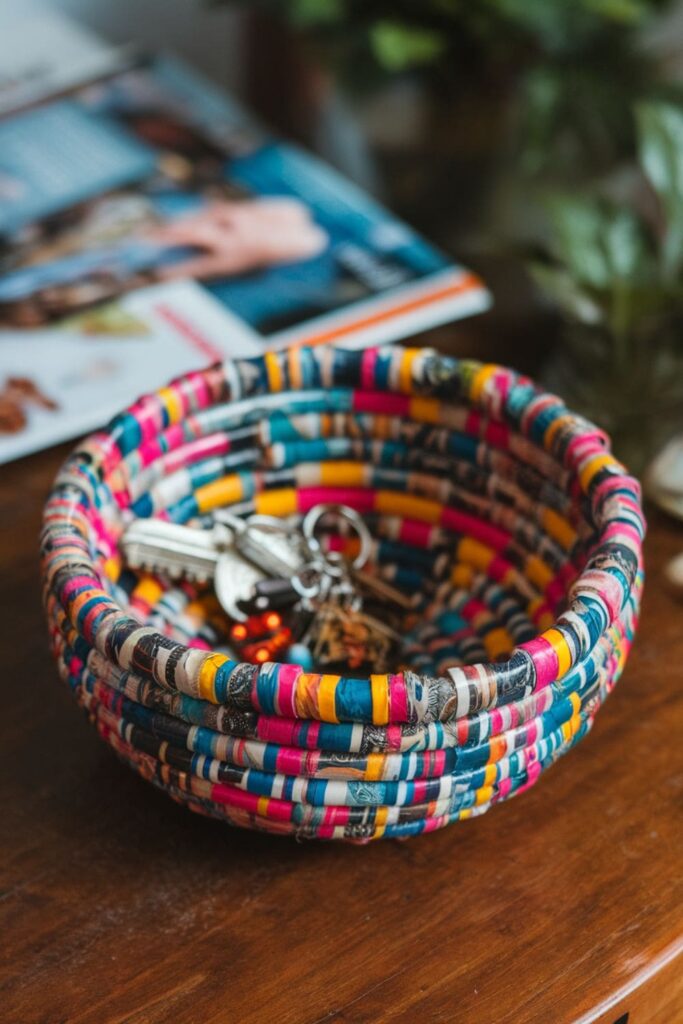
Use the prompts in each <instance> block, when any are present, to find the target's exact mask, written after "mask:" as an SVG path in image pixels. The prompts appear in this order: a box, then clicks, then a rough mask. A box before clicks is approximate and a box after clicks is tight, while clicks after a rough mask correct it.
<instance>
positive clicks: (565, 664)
mask: <svg viewBox="0 0 683 1024" xmlns="http://www.w3.org/2000/svg"><path fill="white" fill-rule="evenodd" d="M541 640H545V641H546V642H547V643H549V644H550V646H551V647H552V649H553V650H554V651H555V654H556V655H557V661H558V670H557V674H558V676H563V675H564V674H565V673H566V672H568V671H569V669H570V668H571V664H572V654H571V650H570V649H569V644H568V643H567V641H566V640H565V638H564V636H563V635H562V633H561V632H560V630H559V629H547V630H546V631H545V633H541Z"/></svg>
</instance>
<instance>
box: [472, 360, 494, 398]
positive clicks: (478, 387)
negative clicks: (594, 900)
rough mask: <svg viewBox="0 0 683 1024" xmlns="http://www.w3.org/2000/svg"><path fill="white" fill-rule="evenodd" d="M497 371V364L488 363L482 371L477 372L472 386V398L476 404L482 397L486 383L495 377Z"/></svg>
mask: <svg viewBox="0 0 683 1024" xmlns="http://www.w3.org/2000/svg"><path fill="white" fill-rule="evenodd" d="M497 369H498V367H497V366H496V365H495V363H486V364H485V365H484V366H482V368H481V369H480V370H477V372H476V373H475V375H474V378H473V380H472V384H471V386H470V397H471V398H472V399H473V400H474V401H475V402H476V401H477V400H478V399H479V398H480V397H481V394H482V391H483V390H484V386H485V384H486V381H487V380H488V379H489V378H490V377H492V376H493V374H494V373H495V372H496V370H497Z"/></svg>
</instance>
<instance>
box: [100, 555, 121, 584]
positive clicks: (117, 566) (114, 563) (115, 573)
mask: <svg viewBox="0 0 683 1024" xmlns="http://www.w3.org/2000/svg"><path fill="white" fill-rule="evenodd" d="M104 575H105V576H106V577H107V579H109V580H113V582H114V583H116V581H117V579H118V578H119V576H120V575H121V561H120V559H118V558H108V559H107V561H106V562H105V563H104Z"/></svg>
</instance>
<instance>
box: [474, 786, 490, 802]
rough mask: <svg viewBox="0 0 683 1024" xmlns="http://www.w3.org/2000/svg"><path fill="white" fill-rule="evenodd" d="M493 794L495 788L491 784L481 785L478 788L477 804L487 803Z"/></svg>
mask: <svg viewBox="0 0 683 1024" xmlns="http://www.w3.org/2000/svg"><path fill="white" fill-rule="evenodd" d="M492 796H493V790H492V789H491V787H490V786H481V787H480V788H479V789H478V790H476V796H475V801H474V802H475V804H476V805H477V807H480V806H481V805H482V804H487V803H488V802H489V800H490V799H491V797H492Z"/></svg>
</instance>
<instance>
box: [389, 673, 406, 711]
mask: <svg viewBox="0 0 683 1024" xmlns="http://www.w3.org/2000/svg"><path fill="white" fill-rule="evenodd" d="M389 719H390V721H391V722H407V721H408V689H407V687H406V682H405V679H404V676H403V673H402V672H400V673H398V674H397V675H392V676H389Z"/></svg>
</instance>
